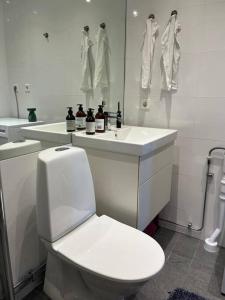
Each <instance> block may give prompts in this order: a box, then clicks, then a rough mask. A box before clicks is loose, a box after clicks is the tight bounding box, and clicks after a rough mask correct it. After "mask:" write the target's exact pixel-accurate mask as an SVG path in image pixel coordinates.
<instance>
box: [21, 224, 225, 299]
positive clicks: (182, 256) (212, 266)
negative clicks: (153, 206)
mask: <svg viewBox="0 0 225 300" xmlns="http://www.w3.org/2000/svg"><path fill="white" fill-rule="evenodd" d="M155 239H156V240H157V241H158V242H159V244H160V245H161V246H162V248H163V249H164V251H165V255H166V264H165V266H164V269H163V270H162V271H161V272H160V273H159V274H158V275H156V276H155V277H154V278H153V279H151V280H149V282H148V283H147V284H146V285H145V286H144V287H143V288H142V290H141V291H140V292H139V294H138V295H136V297H133V298H132V300H166V299H167V298H168V295H169V292H171V291H172V290H174V289H175V288H185V289H187V290H189V291H192V292H195V293H198V294H199V295H201V296H203V297H205V298H206V299H208V300H220V299H224V300H225V297H223V296H222V295H221V294H220V288H221V282H222V276H223V270H224V267H225V249H220V251H219V253H217V254H210V253H207V252H206V251H205V250H204V248H203V242H202V241H199V240H197V239H194V238H191V237H188V236H185V235H183V234H180V233H175V232H173V231H171V230H168V229H164V228H160V229H159V231H158V232H157V234H156V236H155ZM47 299H49V298H48V297H46V296H45V295H44V294H43V292H42V291H40V290H36V291H34V292H33V293H32V294H31V295H29V296H28V297H26V300H47ZM53 300H54V299H53ZM87 300H88V299H87ZM181 300H182V299H181Z"/></svg>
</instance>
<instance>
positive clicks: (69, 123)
mask: <svg viewBox="0 0 225 300" xmlns="http://www.w3.org/2000/svg"><path fill="white" fill-rule="evenodd" d="M67 108H68V115H67V117H66V131H67V132H73V131H75V129H76V124H75V116H74V115H73V109H72V107H67Z"/></svg>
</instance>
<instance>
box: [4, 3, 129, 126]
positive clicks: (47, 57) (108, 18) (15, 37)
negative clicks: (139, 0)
mask: <svg viewBox="0 0 225 300" xmlns="http://www.w3.org/2000/svg"><path fill="white" fill-rule="evenodd" d="M4 17H5V36H6V48H7V61H8V73H9V83H10V86H12V85H13V84H15V83H17V84H18V85H19V102H20V111H21V113H22V116H23V117H26V116H27V111H26V109H27V107H33V106H34V107H37V115H38V117H39V119H43V120H48V121H49V120H51V121H58V120H64V119H65V115H66V109H65V108H66V107H67V106H75V105H76V104H77V103H85V97H84V94H83V93H82V92H81V91H80V84H81V53H80V50H81V31H82V29H83V27H84V26H85V25H89V26H90V36H91V39H92V40H93V41H94V42H95V35H96V32H97V29H98V27H99V25H100V23H102V22H106V26H107V30H108V35H109V40H110V45H111V58H110V60H111V100H112V101H114V103H116V101H115V100H117V99H119V100H120V101H122V98H123V85H124V80H123V78H124V44H125V0H123V1H121V0H114V1H111V0H95V1H91V2H90V3H87V2H86V1H85V0H75V1H74V0H38V1H37V0H29V1H27V0H20V1H18V0H11V1H10V3H9V4H7V3H5V4H4ZM45 32H48V33H49V41H47V40H46V39H45V38H44V37H43V33H45ZM95 49H96V45H95V46H94V47H93V54H94V55H95ZM26 83H28V84H31V93H30V94H28V95H27V94H26V93H25V87H24V84H26ZM99 94H100V93H99V92H98V91H97V93H95V101H94V103H92V104H91V105H94V106H95V107H96V106H97V104H100V101H101V99H100V96H99ZM113 108H114V109H115V107H113ZM14 113H15V111H14Z"/></svg>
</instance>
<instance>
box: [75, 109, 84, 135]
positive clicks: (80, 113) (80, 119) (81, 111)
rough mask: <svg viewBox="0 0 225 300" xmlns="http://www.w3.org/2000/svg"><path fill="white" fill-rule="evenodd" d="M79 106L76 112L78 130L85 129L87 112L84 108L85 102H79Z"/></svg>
mask: <svg viewBox="0 0 225 300" xmlns="http://www.w3.org/2000/svg"><path fill="white" fill-rule="evenodd" d="M77 105H78V106H79V108H78V112H77V113H76V128H77V130H83V129H85V128H86V114H85V112H84V109H83V104H77Z"/></svg>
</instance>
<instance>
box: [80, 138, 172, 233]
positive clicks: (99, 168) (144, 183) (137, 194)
mask: <svg viewBox="0 0 225 300" xmlns="http://www.w3.org/2000/svg"><path fill="white" fill-rule="evenodd" d="M84 148H85V147H84ZM173 148H174V146H173V143H171V144H168V145H166V146H164V147H161V148H159V149H157V150H155V151H153V152H151V153H149V154H147V155H144V156H135V155H128V154H121V153H116V152H110V151H104V150H97V149H93V148H88V147H86V148H85V150H86V152H87V155H88V159H89V163H90V166H91V171H92V175H93V180H94V185H95V195H96V205H97V214H98V215H104V214H105V215H108V216H110V217H112V218H114V219H116V220H118V221H121V222H123V223H125V224H127V225H130V226H132V227H135V228H138V229H140V230H144V229H145V228H146V227H147V226H148V225H149V223H150V222H151V221H152V220H153V219H154V218H155V217H156V216H157V215H158V214H159V213H160V211H161V210H162V209H163V208H164V207H165V205H166V204H167V203H168V202H169V200H170V190H171V178H172V164H173Z"/></svg>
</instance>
